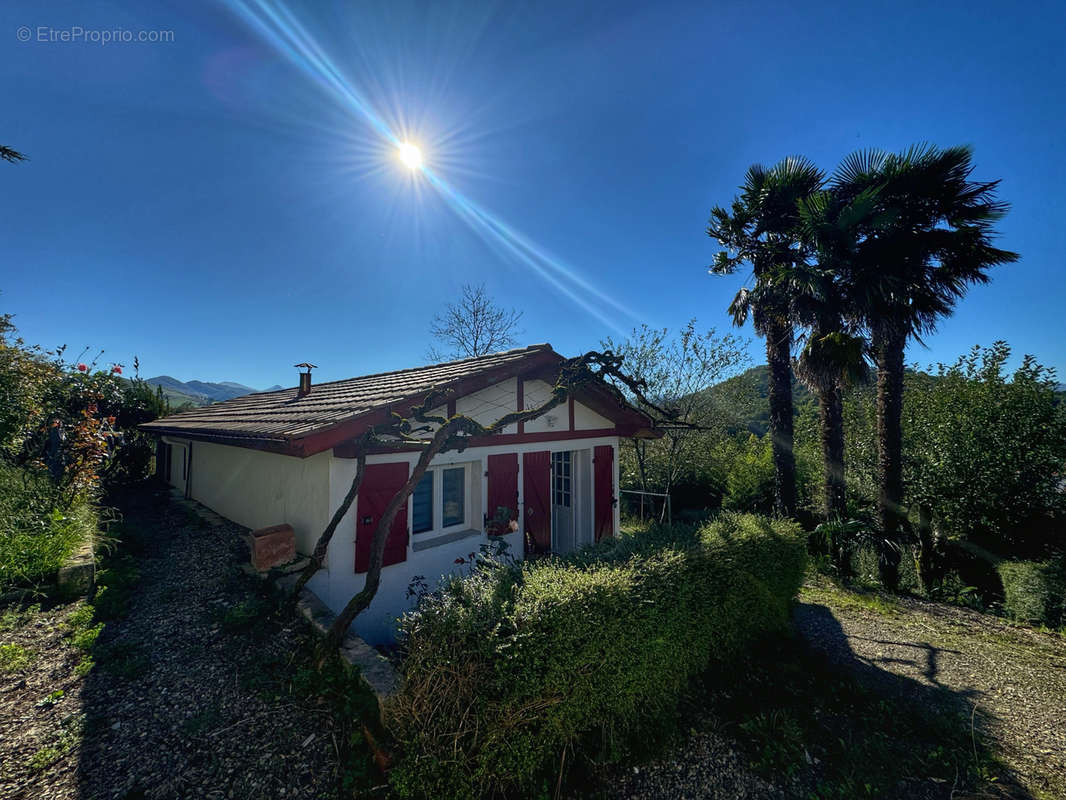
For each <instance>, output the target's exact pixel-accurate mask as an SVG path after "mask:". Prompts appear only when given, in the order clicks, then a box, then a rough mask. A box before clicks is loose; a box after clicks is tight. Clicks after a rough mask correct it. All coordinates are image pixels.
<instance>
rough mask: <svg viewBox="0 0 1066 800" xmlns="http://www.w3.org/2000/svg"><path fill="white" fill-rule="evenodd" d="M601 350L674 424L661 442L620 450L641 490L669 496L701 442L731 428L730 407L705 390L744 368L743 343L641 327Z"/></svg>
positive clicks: (711, 334)
mask: <svg viewBox="0 0 1066 800" xmlns="http://www.w3.org/2000/svg"><path fill="white" fill-rule="evenodd" d="M601 345H602V348H603V349H604V350H605V351H609V352H612V353H614V354H616V355H618V356H621V357H622V359H623V361H624V363H625V365H626V372H627V375H628V376H630V377H631V378H633V379H636V380H638V381H640V382H641V383H642V384H643V386H644V396H645V397H646V398H648V399H649V400H651V401H652V402H653V403H654V404H655V405H656V406H658V407H659V408H662V409H664V410H667V411H669V412H670V413H671V415H673V416H674V417H675V418H676V422H675V424H671V425H667V426H666V427H665V429H664V436H663V438H661V439H653V440H650V441H649V440H646V439H631V440H630V442H631V447H630V448H626V450H627V452H628V454H629V456H630V458H631V459H632V462H633V464H634V465H635V468H636V469H635V471H636V474H637V478H638V481H639V486H640V488H641V490H643V491H645V492H647V491H655V492H660V491H661V492H663V493H665V494H667V495H669V494H671V492H672V491H673V489H674V487H675V485H676V484H677V482H678V481H679V479H680V478H681V477H682V476H683V475H684V474H685V473H686V472H691V471H692V469H693V467H694V465H696V464H697V463H698V462H699V461H700V458H699V454H700V453H701V451H702V450H703V449H704V447H705V445H706V442H707V440H708V439H710V440H718V439H721V438H722V437H723V436H724V435H725V433H726V431H727V430H728V429H729V427H731V422H732V421H733V419H734V418H733V416H732V414H731V411H732V409H733V408H734V407H735V406H734V405H733V404H732V403H729V402H727V400H728V399H729V398H727V397H725V396H724V395H723V393H721V392H719V393H712V392H711V391H709V390H710V388H711V387H712V386H713V385H715V384H718V383H721V382H722V381H723V380H725V379H726V378H729V377H732V375H733V374H734V373H736V372H737V371H738V370H739V369H740V368H741V367H744V366H746V365H747V363H748V361H749V359H748V355H747V353H746V352H745V350H744V346H745V342H744V340H742V339H741V338H740V337H738V336H734V335H732V334H726V335H724V336H719V335H718V333H717V332H716V331H715V330H714V328H711V329H710V330H709V331H707V332H705V333H700V332H698V331H697V329H696V320H694V319H693V320H689V322H688V324H687V325H685V327H684V328H682V329H681V330H680V332H678V333H677V334H675V335H671V334H670V331H669V330H668V329H666V328H663V329H661V330H657V329H653V328H649V327H648V326H647V325H642V326H641V327H639V328H635V329H634V330H633V333H632V335H631V336H630V337H629V338H628V339H626V340H624V341H621V342H615V341H613V340H612V339H610V338H608V339H605V340H604V341H603V342H602V343H601ZM619 388H620V389H621V390H622V392H623V394H625V395H626V396H627V399H628V400H630V401H631V402H633V403H635V404H636V405H637V406H641V405H642V403H641V401H640V399H639V398H638V397H635V396H634V395H633V393H632V392H631V391H629V390H628V387H627V386H625V385H624V384H620V385H619ZM676 423H682V424H676ZM623 458H625V456H623ZM627 460H628V459H627ZM623 469H624V467H623ZM704 505H708V504H707V503H704ZM663 513H665V506H664V509H663Z"/></svg>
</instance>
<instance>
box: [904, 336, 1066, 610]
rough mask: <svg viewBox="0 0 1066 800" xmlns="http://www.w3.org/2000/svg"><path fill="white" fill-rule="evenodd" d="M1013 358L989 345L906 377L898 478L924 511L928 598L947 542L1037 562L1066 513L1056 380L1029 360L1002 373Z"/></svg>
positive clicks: (1064, 444)
mask: <svg viewBox="0 0 1066 800" xmlns="http://www.w3.org/2000/svg"><path fill="white" fill-rule="evenodd" d="M1010 353H1011V350H1010V347H1009V346H1008V345H1007V343H1006V342H1002V341H1000V342H995V343H994V344H993V345H992V346H991V347H988V348H982V347H974V348H973V349H972V350H971V351H970V352H969V353H968V354H967V355H965V356H963V357H961V358H960V359H959V360H958V361H956V362H955V363H954V364H953V365H951V366H945V365H943V364H940V365H938V367H937V369H936V372H935V374H933V375H927V374H922V373H911V374H909V375H908V379H907V403H906V405H905V406H904V414H903V427H904V432H905V437H904V441H905V444H906V447H905V450H904V478H905V483H906V487H907V492H908V495H909V496H910V498H911V499H912V502H913V504H914V505H916V506H917V507H918V508H919V510H920V511H919V523H920V524H919V526H918V533H919V542H918V550H917V554H916V565H917V567H918V575H919V578H920V579H921V580H922V583H923V585H924V586H925V588H927V589H929V588H931V587H932V586H933V585H934V584H935V583H936V582H937V580H938V578H939V576H940V574H941V573H942V569H941V567H942V565H941V564H940V563H939V560H938V558H937V557H938V555H939V554H940V553H941V546H942V543H943V542H942V540H943V538H944V537H946V536H952V537H958V538H965V539H971V540H975V541H978V542H979V543H981V544H982V545H984V546H985V547H988V548H990V549H992V550H993V551H996V552H998V553H1000V554H1002V555H1011V556H1014V557H1018V556H1021V557H1042V556H1043V555H1045V553H1043V552H1041V549H1042V548H1043V547H1046V546H1048V545H1049V544H1052V543H1053V542H1049V540H1048V539H1047V538H1045V537H1044V536H1041V534H1044V533H1046V532H1047V531H1048V530H1051V529H1052V525H1050V524H1049V522H1050V521H1051V520H1053V519H1054V518H1055V516H1056V515H1059V514H1062V513H1063V512H1064V511H1066V495H1064V494H1063V491H1062V480H1063V476H1064V475H1066V409H1064V408H1063V407H1062V405H1061V404H1059V403H1058V402H1057V401H1056V399H1055V394H1054V389H1055V381H1054V372H1053V371H1052V370H1049V369H1047V368H1046V367H1043V366H1042V365H1040V364H1039V363H1037V361H1036V360H1035V359H1034V358H1033V357H1032V356H1026V357H1025V358H1024V359H1023V361H1022V364H1021V366H1020V367H1018V368H1017V369H1016V370H1015V371H1014V372H1013V374H1008V373H1007V370H1006V363H1007V361H1008V359H1009V358H1010ZM934 525H935V529H934ZM1063 544H1066V542H1064V541H1061V534H1060V540H1059V541H1058V545H1059V546H1062V545H1063Z"/></svg>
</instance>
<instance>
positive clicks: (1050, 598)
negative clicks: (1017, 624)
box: [996, 556, 1066, 626]
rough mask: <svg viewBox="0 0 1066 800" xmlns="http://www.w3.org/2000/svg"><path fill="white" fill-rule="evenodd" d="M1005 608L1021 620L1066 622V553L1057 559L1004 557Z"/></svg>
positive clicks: (1002, 577)
mask: <svg viewBox="0 0 1066 800" xmlns="http://www.w3.org/2000/svg"><path fill="white" fill-rule="evenodd" d="M996 570H997V572H999V578H1000V580H1001V581H1003V596H1004V609H1005V610H1006V612H1007V614H1008V616H1010V617H1012V618H1014V619H1016V620H1019V621H1021V622H1035V623H1040V624H1044V625H1051V626H1056V625H1062V624H1066V556H1063V557H1060V558H1059V559H1058V560H1053V561H1044V562H1036V561H1003V562H1000V564H999V565H998V566H997V567H996Z"/></svg>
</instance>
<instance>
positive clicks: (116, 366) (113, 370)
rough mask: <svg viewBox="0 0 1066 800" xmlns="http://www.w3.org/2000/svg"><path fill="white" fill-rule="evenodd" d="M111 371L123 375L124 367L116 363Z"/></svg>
mask: <svg viewBox="0 0 1066 800" xmlns="http://www.w3.org/2000/svg"><path fill="white" fill-rule="evenodd" d="M111 371H112V372H115V373H118V374H119V375H121V374H122V367H120V366H119V365H118V364H115V366H113V367H112V368H111Z"/></svg>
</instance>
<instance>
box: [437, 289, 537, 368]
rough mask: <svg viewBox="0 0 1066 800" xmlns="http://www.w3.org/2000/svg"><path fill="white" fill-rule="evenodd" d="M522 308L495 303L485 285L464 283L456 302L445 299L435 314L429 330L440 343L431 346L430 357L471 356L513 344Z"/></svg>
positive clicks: (441, 359) (439, 358)
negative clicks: (440, 311) (442, 308)
mask: <svg viewBox="0 0 1066 800" xmlns="http://www.w3.org/2000/svg"><path fill="white" fill-rule="evenodd" d="M521 319H522V312H521V311H516V310H515V309H513V308H512V309H505V308H502V307H501V306H498V305H496V303H494V302H493V300H492V298H491V297H489V295H488V294H487V293H486V291H485V287H484V285H482V286H471V285H470V284H464V285H463V291H462V296H461V297H460V298H459V300H458V302H455V303H448V304H446V305H445V307H444V312H443V313H441V314H437V315H436V316H435V317H434V318H433V322H432V323H431V324H430V327H429V333H430V335H431V336H432V337H433V338H434V339H436V340H437V342H438V343H439V346H436V345H435V346H431V347H430V349H429V352H428V353H427V355H428V356H429V358H430V360H432V361H445V360H447V359H459V358H474V357H476V356H483V355H486V354H488V353H495V352H498V351H500V350H506V349H508V348H509V347H514V346H515V345H516V344H517V343H518V342H517V340H516V338H515V337H516V336H517V335H518V333H519V330H518V323H519V321H520V320H521Z"/></svg>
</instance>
